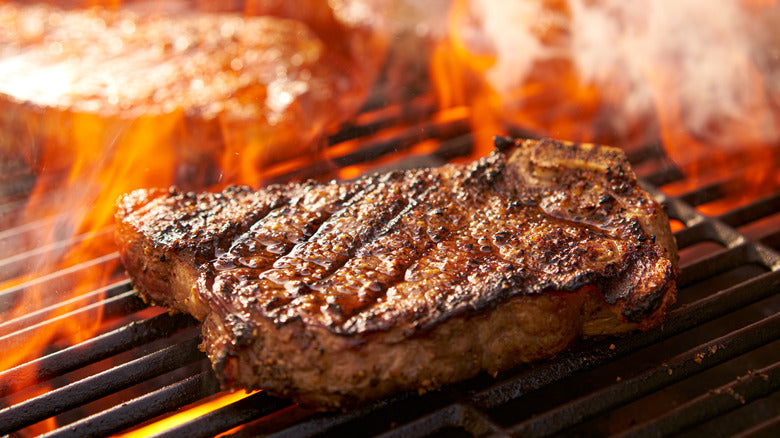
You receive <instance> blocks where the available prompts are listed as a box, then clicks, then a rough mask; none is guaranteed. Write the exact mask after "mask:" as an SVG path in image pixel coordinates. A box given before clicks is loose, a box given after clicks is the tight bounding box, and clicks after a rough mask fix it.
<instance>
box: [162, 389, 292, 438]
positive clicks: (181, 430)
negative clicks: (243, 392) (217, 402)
mask: <svg viewBox="0 0 780 438" xmlns="http://www.w3.org/2000/svg"><path fill="white" fill-rule="evenodd" d="M288 406H292V402H291V401H289V400H284V399H280V398H276V397H273V396H270V395H268V394H267V393H265V392H259V393H257V394H252V395H250V396H249V397H246V398H244V399H241V400H239V401H237V402H234V403H231V404H229V405H227V406H224V407H222V408H220V409H217V410H215V411H211V412H209V413H208V414H205V415H202V416H200V417H198V418H196V419H194V420H192V421H190V422H188V423H184V424H182V425H179V426H177V427H173V428H170V429H168V430H166V431H165V432H163V433H160V434H158V435H156V438H163V437H170V438H176V437H187V438H207V437H212V436H215V435H217V434H219V433H221V432H224V431H226V430H230V429H232V428H234V427H236V426H240V425H242V424H245V423H248V422H250V421H252V420H255V419H257V418H261V417H264V416H266V415H268V414H272V413H274V412H277V411H281V410H282V409H284V408H286V407H288Z"/></svg>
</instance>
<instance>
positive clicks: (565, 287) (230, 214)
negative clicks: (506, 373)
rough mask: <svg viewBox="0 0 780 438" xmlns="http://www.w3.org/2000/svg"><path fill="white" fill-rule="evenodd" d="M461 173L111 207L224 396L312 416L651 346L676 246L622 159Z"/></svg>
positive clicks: (145, 282)
mask: <svg viewBox="0 0 780 438" xmlns="http://www.w3.org/2000/svg"><path fill="white" fill-rule="evenodd" d="M497 146H499V148H498V149H499V150H497V151H495V152H494V153H493V154H492V155H490V156H488V157H486V158H483V159H480V160H477V161H475V162H473V163H471V164H467V165H446V166H443V167H440V168H435V169H423V170H413V171H405V172H392V173H388V174H377V175H372V176H367V177H364V178H361V179H358V180H355V181H352V182H331V183H327V184H321V183H315V182H308V183H303V184H298V183H293V184H289V185H280V186H271V187H267V188H265V189H262V190H258V191H252V190H250V189H248V188H246V187H232V188H228V189H226V190H225V191H223V192H221V193H198V194H196V193H183V192H180V191H177V190H175V189H172V190H168V191H165V190H140V191H136V192H133V193H131V194H129V195H126V196H124V197H123V198H121V199H120V200H119V203H118V211H117V215H116V219H117V228H116V229H117V234H116V237H117V242H118V243H119V247H120V252H121V254H122V259H123V260H124V263H125V266H126V267H127V270H128V272H129V273H130V275H131V276H132V278H133V282H134V285H135V287H136V288H137V289H138V290H139V291H140V292H141V294H142V295H143V296H145V297H147V298H148V299H150V300H151V301H153V302H155V303H158V304H161V305H164V306H168V307H170V308H172V309H176V310H179V311H182V312H189V313H191V314H193V315H194V316H195V317H196V318H198V319H200V320H203V321H204V324H203V334H204V341H203V348H204V349H205V351H206V352H207V353H208V355H209V357H210V358H211V360H212V362H213V365H214V369H215V370H216V372H217V374H218V376H220V378H221V379H222V380H223V382H224V383H225V384H226V385H235V386H239V387H244V388H263V389H265V390H267V391H269V392H271V393H273V394H277V395H281V396H289V397H292V398H294V399H295V400H297V401H298V402H301V403H303V404H305V405H311V406H317V407H320V408H337V407H345V406H351V405H354V404H355V403H359V402H361V401H365V400H370V399H374V398H377V397H381V396H383V395H387V394H390V393H392V392H396V391H400V390H420V391H425V390H429V389H433V388H438V387H440V386H441V385H442V384H445V383H448V382H453V381H457V380H461V379H464V378H468V377H471V376H474V375H476V374H477V373H479V372H480V371H488V372H491V373H495V372H498V371H501V370H506V369H508V368H510V367H512V366H514V365H517V364H518V363H520V362H527V361H533V360H538V359H542V358H546V357H549V356H552V355H554V354H555V353H557V352H559V351H561V350H562V349H564V348H565V347H566V346H567V345H569V344H570V343H571V342H572V341H573V340H575V339H576V338H577V337H578V336H580V335H584V336H591V335H601V334H615V333H621V332H626V331H629V330H633V329H636V328H640V329H649V328H652V327H655V326H657V325H658V324H660V322H661V321H662V318H663V316H664V313H665V311H666V309H667V308H668V307H669V306H670V305H671V304H672V303H673V302H674V300H675V293H676V292H675V273H676V258H677V255H676V245H675V242H674V240H673V237H672V235H671V232H670V229H669V223H668V220H667V217H666V215H665V214H664V212H663V210H662V208H661V206H660V205H659V204H657V203H656V202H655V201H654V200H652V199H651V197H650V196H649V195H648V194H647V193H646V192H644V191H643V190H642V189H641V188H640V187H639V185H638V184H637V180H636V177H635V176H634V174H633V172H632V170H631V169H630V167H629V164H628V162H627V161H626V159H625V156H624V155H623V153H622V152H621V151H619V150H617V149H613V148H607V147H599V146H593V145H572V144H564V143H559V142H556V141H551V140H544V141H532V140H522V141H521V140H518V141H513V140H510V139H506V138H500V139H498V140H497Z"/></svg>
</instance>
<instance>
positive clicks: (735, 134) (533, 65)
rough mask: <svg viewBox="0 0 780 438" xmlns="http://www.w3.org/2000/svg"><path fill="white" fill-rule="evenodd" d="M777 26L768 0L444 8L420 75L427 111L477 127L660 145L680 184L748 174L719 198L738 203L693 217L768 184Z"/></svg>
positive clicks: (779, 140) (779, 155)
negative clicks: (431, 88) (426, 82)
mask: <svg viewBox="0 0 780 438" xmlns="http://www.w3.org/2000/svg"><path fill="white" fill-rule="evenodd" d="M778 18H780V4H779V3H778V2H777V1H769V0H766V1H737V0H734V1H730V2H721V3H719V5H718V7H717V8H713V7H712V6H711V5H710V3H709V2H706V1H700V0H683V1H680V0H669V1H660V2H622V1H613V0H598V1H583V0H546V1H542V2H534V1H521V2H512V3H511V4H508V3H506V2H501V1H493V0H454V1H453V4H452V7H451V9H450V14H449V16H448V36H447V38H445V39H444V40H443V41H442V42H441V43H440V45H439V47H438V48H437V52H436V53H435V56H434V59H433V60H432V67H431V71H432V77H433V79H434V82H435V86H436V89H437V92H438V94H439V101H440V103H441V104H442V105H443V106H459V105H465V106H467V107H468V108H469V109H470V111H471V119H472V123H473V125H474V126H476V127H477V129H480V128H481V127H484V126H487V127H489V129H490V130H492V131H493V133H500V131H501V130H502V127H507V126H508V127H510V128H511V129H513V130H514V132H518V131H519V132H523V133H527V134H529V135H534V136H551V137H557V138H562V139H566V140H573V141H582V142H596V143H602V144H610V145H615V146H619V147H623V148H626V149H631V148H633V147H637V146H639V145H642V144H647V143H649V142H656V141H661V142H662V143H663V145H664V146H665V149H666V151H667V153H668V155H669V156H670V158H671V159H672V160H673V161H674V162H675V163H676V164H677V166H679V167H680V169H681V170H682V171H683V172H684V174H685V175H686V177H687V178H686V180H685V182H684V183H681V184H685V185H687V187H688V188H689V189H692V188H694V187H699V186H701V184H702V181H705V180H707V179H711V178H713V177H714V175H718V176H719V177H721V178H723V177H727V176H730V175H733V174H734V173H735V172H739V171H740V170H742V169H748V170H749V171H747V172H744V175H743V176H741V177H740V181H739V183H738V184H736V185H735V184H729V186H734V187H740V195H739V196H732V195H736V193H731V192H729V191H728V190H727V192H728V193H726V195H728V196H727V197H729V198H733V197H736V198H739V199H742V201H739V200H736V201H729V202H725V203H723V205H722V206H721V207H717V208H714V209H713V208H708V207H704V208H702V209H701V210H702V211H703V212H705V213H707V214H718V212H720V211H723V208H726V209H727V208H728V206H733V205H734V202H744V201H745V200H747V199H755V198H756V197H757V196H760V195H761V194H764V193H771V192H773V191H775V190H776V189H777V188H778V187H780V181H778V172H777V167H778V163H780V128H778V126H780V123H779V122H780V81H778V74H779V73H778V72H780V66H778V65H777V60H776V57H774V58H773V56H774V55H771V53H774V52H772V51H773V50H774V48H776V47H777V46H778V43H780V41H778V37H777V33H776V32H775V25H774V24H773V23H777V20H778ZM504 129H506V128H504ZM485 138H486V136H485V137H479V139H480V144H481V146H480V149H479V153H484V152H485V151H486V150H489V149H490V145H489V141H487V140H486V139H485ZM483 143H486V144H483ZM664 189H665V190H668V192H669V193H679V192H680V191H685V190H684V189H682V190H681V189H680V188H679V187H670V188H668V189H667V188H664Z"/></svg>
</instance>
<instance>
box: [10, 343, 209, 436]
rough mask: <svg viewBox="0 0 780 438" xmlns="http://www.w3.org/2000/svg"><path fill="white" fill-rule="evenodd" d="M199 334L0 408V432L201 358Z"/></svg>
mask: <svg viewBox="0 0 780 438" xmlns="http://www.w3.org/2000/svg"><path fill="white" fill-rule="evenodd" d="M198 343H200V336H197V337H196V338H195V339H191V340H189V341H184V342H182V343H178V344H175V345H173V346H171V347H167V348H165V349H163V350H160V351H157V352H154V353H151V354H149V355H146V356H144V357H142V358H139V359H136V360H133V361H129V362H126V363H123V364H122V365H118V366H116V367H113V368H111V369H109V370H107V371H104V372H101V373H98V374H95V375H93V376H90V377H87V378H85V379H82V380H79V381H77V382H74V383H71V384H69V385H66V386H63V387H62V388H58V389H54V390H51V391H48V392H46V393H45V394H43V395H40V396H38V397H34V398H32V399H29V400H26V401H24V402H22V403H18V404H16V405H14V406H11V407H9V408H5V409H2V410H0V433H8V432H11V431H13V430H16V429H19V428H22V427H24V426H28V425H30V424H33V423H36V422H38V421H41V420H44V419H46V418H48V417H51V416H54V415H57V414H59V413H61V412H64V411H66V410H68V409H71V408H74V407H76V406H80V405H82V404H84V403H87V402H90V401H93V400H97V399H98V398H100V397H103V396H105V395H108V394H111V393H113V392H116V391H119V390H121V389H124V388H128V387H130V386H133V385H135V384H136V383H139V382H142V381H144V380H147V379H149V378H152V377H155V376H159V375H161V374H163V373H166V372H168V371H171V370H174V369H176V368H180V367H182V366H184V365H187V364H189V363H192V362H194V361H196V360H200V359H203V358H204V356H203V353H201V352H199V351H198V348H197V346H198Z"/></svg>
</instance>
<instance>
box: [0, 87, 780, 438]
mask: <svg viewBox="0 0 780 438" xmlns="http://www.w3.org/2000/svg"><path fill="white" fill-rule="evenodd" d="M433 114H434V110H433V104H432V101H430V100H429V99H425V98H419V99H417V100H416V101H414V102H413V104H411V105H409V107H408V108H406V109H401V110H398V108H395V109H388V108H378V107H371V106H369V107H367V108H366V110H365V111H364V113H363V114H362V115H361V116H360V117H358V118H357V120H358V122H357V123H356V124H355V125H353V126H347V127H345V128H344V129H343V130H342V131H341V132H339V133H338V134H336V135H334V136H333V137H331V146H330V148H328V149H327V150H326V151H325V152H324V154H323V157H322V159H321V160H318V161H314V162H311V163H307V164H306V165H305V166H302V167H296V168H294V170H286V169H285V168H284V167H279V168H278V169H276V170H273V169H272V172H271V173H272V174H273V175H274V176H273V177H272V178H271V180H285V179H289V178H302V177H309V176H314V175H320V174H323V173H327V172H328V171H331V170H332V169H334V168H342V167H344V166H348V165H353V164H360V163H364V162H368V161H371V160H374V159H375V158H377V157H392V156H394V155H396V152H399V151H400V152H402V153H409V152H410V153H409V154H408V157H407V158H406V159H405V161H402V162H394V163H392V164H390V166H393V167H399V166H415V165H436V164H441V163H443V162H445V161H446V160H448V159H450V158H452V157H455V156H461V155H464V154H467V153H469V152H470V151H471V149H472V137H471V134H470V133H469V131H468V126H467V123H466V120H465V119H463V118H457V117H454V118H450V119H449V121H447V122H433V121H432V120H433V118H432V115H433ZM426 139H435V140H436V145H435V146H434V147H427V148H425V150H424V151H423V152H422V153H415V151H417V149H415V148H416V147H417V145H419V144H420V143H421V142H422V141H423V140H426ZM354 142H359V144H360V147H359V148H354V147H346V146H345V145H348V144H351V143H354ZM417 152H419V151H417ZM629 158H630V160H631V161H632V163H633V164H634V165H635V168H636V169H637V172H638V174H639V176H640V178H641V179H642V180H643V181H644V184H645V186H646V187H647V188H648V190H650V191H651V192H652V193H654V195H655V196H656V197H657V199H659V200H660V201H661V202H662V203H663V204H664V206H665V207H666V208H667V210H668V213H669V216H670V218H672V220H673V221H678V222H676V223H677V225H678V227H679V228H680V229H679V230H678V231H677V232H675V237H676V238H677V242H678V244H679V247H680V249H681V252H680V254H681V276H680V279H679V303H678V304H677V305H676V306H675V308H674V310H673V311H672V312H671V314H670V315H669V318H668V321H667V322H666V323H665V324H664V327H663V329H661V330H655V331H651V332H647V333H638V334H632V335H630V336H626V337H623V338H607V339H595V340H588V341H581V342H579V343H578V344H576V345H575V346H574V347H573V348H572V349H570V350H568V351H567V352H565V353H563V354H561V355H559V356H558V357H556V358H554V359H552V360H549V361H545V362H541V363H535V364H531V365H525V366H520V367H518V368H515V369H514V370H512V371H510V372H506V373H503V374H500V375H498V376H497V377H496V378H493V377H489V376H484V375H483V376H479V377H477V378H475V379H472V380H469V381H466V382H462V383H459V384H456V385H451V386H448V387H446V388H444V389H443V390H442V391H439V392H433V393H429V394H426V395H424V396H417V395H414V394H401V395H398V396H395V397H393V398H390V399H385V400H381V401H379V402H376V403H374V404H372V405H370V406H365V407H363V408H361V409H358V410H355V411H351V412H346V413H329V414H322V413H312V412H309V411H305V410H303V409H301V408H299V407H297V406H295V405H292V404H291V403H290V402H289V401H286V400H280V399H276V398H274V397H271V396H268V395H266V394H264V393H263V392H259V393H256V394H253V395H251V396H249V397H247V398H245V399H242V400H239V401H237V402H234V403H232V404H229V405H227V406H224V407H221V408H219V409H217V410H214V411H211V412H209V413H207V414H205V415H201V416H199V417H197V418H195V419H192V420H190V421H188V422H186V423H184V424H181V425H178V426H175V427H173V428H171V429H168V430H167V431H165V432H163V433H161V435H162V436H172V437H173V436H189V437H208V436H214V435H217V434H220V433H225V434H226V435H228V436H237V437H240V436H256V435H260V434H274V435H276V436H296V437H297V436H311V435H322V434H325V435H333V436H344V435H347V434H360V435H369V434H384V435H387V436H399V437H400V436H404V437H406V436H431V435H433V436H437V435H440V436H482V435H490V434H495V435H498V436H504V435H521V436H549V435H553V436H554V435H561V436H570V435H573V434H579V435H604V434H620V435H626V436H646V435H653V436H656V435H665V434H671V433H680V434H684V435H685V434H690V435H700V434H705V433H706V434H710V435H713V436H726V435H735V434H740V435H741V436H759V435H761V436H763V435H767V436H768V435H771V434H773V433H774V434H776V433H777V432H778V431H779V430H780V421H778V418H780V391H778V387H780V342H778V337H780V312H778V311H780V294H778V292H779V291H780V254H778V245H780V213H778V212H779V211H780V208H778V207H780V193H775V194H772V195H771V196H768V197H764V198H761V199H756V200H754V201H753V202H751V203H749V204H747V205H744V206H741V207H738V208H735V209H732V210H730V211H728V212H726V213H724V214H722V215H720V216H717V217H708V216H704V215H702V214H700V213H699V212H698V211H697V210H696V207H697V206H698V205H701V204H704V203H707V202H711V201H713V200H718V199H720V198H721V197H722V196H723V193H725V192H726V190H725V187H726V186H727V185H728V184H729V181H728V180H727V178H724V180H723V181H721V182H715V183H712V184H708V185H706V186H703V187H697V188H695V189H692V190H691V191H689V192H685V193H682V194H680V195H678V196H669V195H666V194H664V193H662V191H661V190H660V189H659V188H658V187H660V186H662V185H665V184H668V183H671V182H677V181H680V180H682V179H683V178H684V177H683V175H682V173H681V172H680V171H679V170H678V169H677V168H676V167H675V166H674V165H673V164H671V163H670V162H669V161H668V160H667V159H666V158H665V156H664V154H663V151H662V149H661V148H660V146H658V145H648V146H646V147H644V148H642V149H638V150H634V151H629ZM383 159H384V158H383ZM34 182H35V178H34V177H31V176H29V175H24V174H22V175H18V176H13V175H11V176H9V177H7V178H4V180H3V182H2V186H0V217H2V218H3V220H2V221H0V223H3V224H13V225H12V226H2V227H4V228H2V229H0V276H1V277H2V280H6V279H9V278H13V277H14V276H15V273H16V272H18V270H20V269H22V267H24V266H27V265H29V264H31V263H33V262H34V261H35V259H36V258H38V257H42V256H43V255H45V254H46V253H52V252H55V253H56V252H57V251H62V250H63V248H68V247H70V246H71V245H73V244H74V243H75V242H74V241H73V239H68V240H63V241H59V242H57V243H55V244H53V245H50V246H48V247H46V248H42V249H41V248H35V247H34V246H29V245H28V246H27V247H24V251H21V252H19V251H13V250H12V248H18V247H19V243H20V242H25V241H29V240H31V239H29V237H28V236H34V235H36V233H37V232H39V230H40V229H43V228H44V227H45V226H46V225H48V224H50V223H52V222H55V221H56V220H58V218H57V217H42V218H40V219H39V220H36V221H32V222H29V221H28V222H21V221H20V220H19V218H20V217H21V212H22V209H23V206H24V201H25V199H26V197H27V195H28V194H29V192H30V191H31V189H32V187H33V184H34ZM50 196H51V197H52V200H55V199H56V197H57V194H56V193H52V194H51V195H50ZM101 238H102V239H106V238H110V230H106V232H105V233H101V234H99V235H98V236H88V237H87V236H82V237H77V238H75V239H76V240H78V239H101ZM33 240H34V239H33ZM12 251H13V252H12ZM117 258H118V256H117V254H116V253H108V254H104V255H102V256H99V257H96V258H94V259H92V260H88V261H86V262H83V263H80V264H78V265H75V266H73V267H71V268H68V269H66V270H61V271H55V272H48V273H42V274H41V275H39V276H37V277H34V278H32V279H30V280H28V281H27V282H25V283H21V284H17V285H14V286H11V287H8V288H6V289H5V290H0V309H5V308H8V306H10V305H11V304H12V303H15V302H16V301H17V300H19V299H21V297H22V294H23V293H24V292H25V291H26V290H28V289H29V288H32V287H44V288H50V289H52V290H56V289H58V288H59V287H60V286H61V285H63V284H68V278H69V277H70V276H74V275H78V274H79V273H80V272H81V271H84V270H90V269H100V268H101V267H105V266H113V265H112V263H115V262H116V260H117ZM112 278H113V283H112V284H110V285H109V286H107V287H105V288H103V289H101V290H95V291H89V292H86V293H83V294H81V295H79V296H78V297H77V298H75V299H73V300H75V301H74V302H75V303H76V304H77V306H76V307H75V310H70V311H69V313H66V314H65V315H61V316H58V317H56V318H51V317H48V316H46V315H49V314H50V313H48V312H44V311H40V312H32V313H30V314H27V315H25V316H23V317H20V318H17V319H14V320H10V321H3V322H1V323H0V351H6V350H7V349H11V348H14V346H15V345H17V343H18V342H20V340H21V339H24V336H25V335H26V334H27V333H29V331H32V330H40V329H42V328H44V329H45V328H46V327H47V326H49V325H52V324H56V323H57V322H58V320H60V319H62V318H66V317H68V316H72V314H79V313H86V312H91V311H93V309H94V308H95V307H96V306H103V317H104V318H105V320H106V321H108V322H107V323H106V324H105V327H104V329H103V330H102V331H101V332H100V334H98V335H97V336H94V337H92V338H90V339H88V340H86V341H84V342H81V343H79V344H77V345H74V346H69V347H52V349H51V350H50V351H47V352H46V353H45V354H44V355H43V356H42V357H40V358H39V359H36V360H34V361H31V362H28V363H25V364H22V365H19V366H17V367H15V368H13V369H8V370H4V371H2V372H0V382H42V383H38V384H34V383H30V384H29V385H27V387H21V388H20V387H18V385H17V386H14V387H11V386H9V385H6V386H4V387H0V403H2V404H0V407H2V409H0V435H3V434H9V433H13V434H14V435H15V436H28V435H30V434H32V433H33V432H34V431H35V430H36V429H35V425H36V423H39V422H41V421H49V422H50V423H48V424H52V423H51V419H52V418H53V419H54V420H53V421H54V422H56V423H55V424H56V426H57V427H58V428H56V429H55V430H53V431H52V432H50V433H48V434H47V436H79V437H82V436H99V435H105V434H109V433H115V432H120V431H123V430H126V429H132V428H134V427H136V426H138V425H142V424H146V423H151V422H154V421H157V420H158V419H160V418H162V417H164V416H165V415H167V414H168V413H170V412H175V411H177V410H180V411H181V410H185V409H187V408H189V407H191V405H193V404H194V405H197V404H200V403H202V402H203V401H204V400H210V399H212V398H213V396H214V395H215V394H218V393H219V394H221V393H220V392H219V388H218V385H217V383H216V379H215V378H214V376H213V374H212V372H211V371H210V368H209V365H208V362H207V360H206V359H205V356H204V355H203V354H202V353H201V352H199V351H198V349H197V344H198V342H200V334H199V333H200V331H199V328H198V327H197V325H196V322H195V321H194V320H193V319H192V318H190V317H188V316H184V315H169V314H167V313H163V312H162V311H160V310H159V309H154V308H149V307H147V305H146V304H144V303H143V302H141V300H140V299H138V298H137V297H136V296H135V295H134V294H133V292H132V288H131V285H130V282H129V280H128V279H127V275H126V274H125V273H124V271H123V270H121V268H119V269H117V271H116V272H114V275H113V277H112ZM98 298H99V299H98ZM66 304H68V305H71V304H73V302H68V303H64V302H63V303H53V304H51V306H50V309H48V310H51V309H55V310H56V309H57V308H58V306H59V307H62V308H65V307H64V306H65V305H66ZM68 309H70V307H68ZM55 314H57V313H55ZM16 400H24V401H21V402H19V401H16ZM47 419H48V420H47ZM31 426H32V428H31ZM236 426H242V427H240V428H236Z"/></svg>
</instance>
